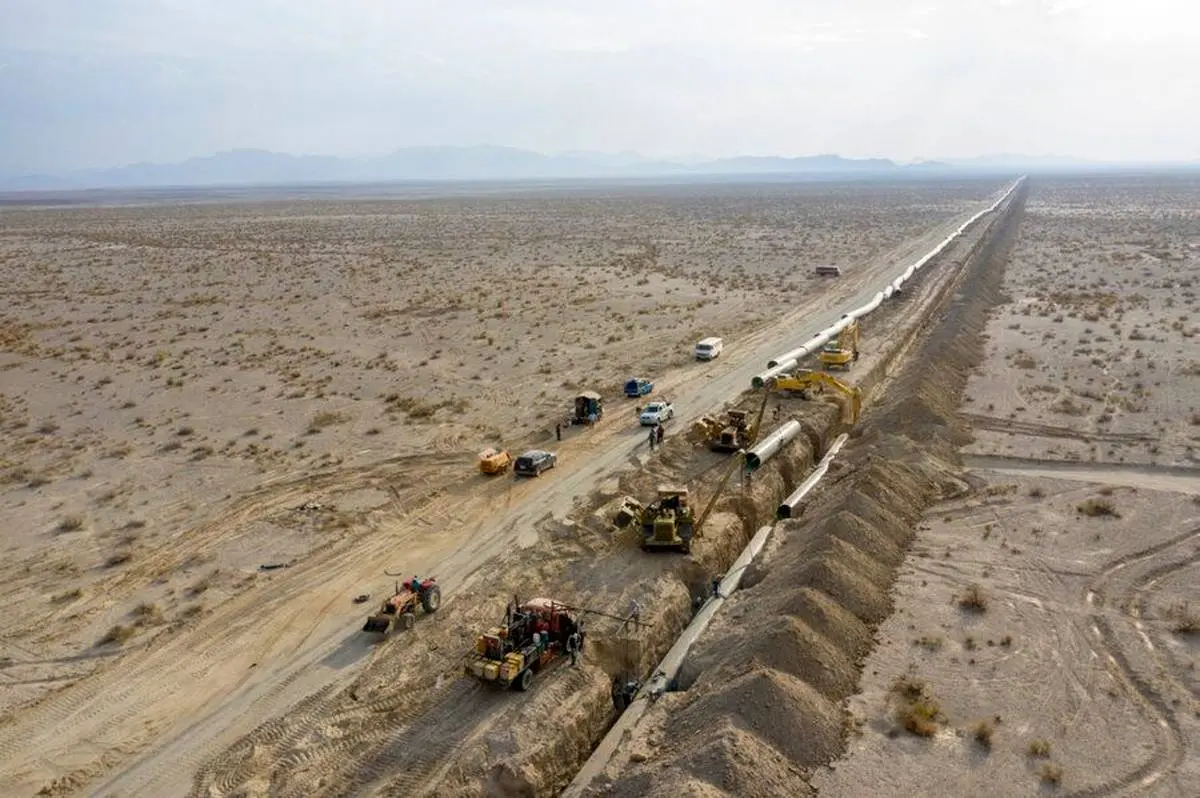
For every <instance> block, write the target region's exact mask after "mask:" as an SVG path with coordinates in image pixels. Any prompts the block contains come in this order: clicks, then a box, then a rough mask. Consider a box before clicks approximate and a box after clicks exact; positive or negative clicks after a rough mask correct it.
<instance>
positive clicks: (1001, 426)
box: [959, 413, 1158, 443]
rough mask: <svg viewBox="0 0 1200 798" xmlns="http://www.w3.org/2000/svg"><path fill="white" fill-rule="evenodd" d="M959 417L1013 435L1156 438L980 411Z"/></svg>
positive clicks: (1119, 440)
mask: <svg viewBox="0 0 1200 798" xmlns="http://www.w3.org/2000/svg"><path fill="white" fill-rule="evenodd" d="M959 417H960V418H961V419H962V420H963V421H965V422H967V423H968V424H970V425H971V427H972V428H973V429H986V430H990V431H992V432H1007V433H1010V434H1013V435H1032V436H1034V437H1037V438H1067V439H1070V440H1077V441H1085V442H1088V441H1097V442H1105V443H1152V442H1155V441H1157V440H1158V438H1157V437H1156V436H1154V435H1147V434H1144V433H1136V432H1081V431H1079V430H1076V429H1071V428H1070V427H1056V426H1052V425H1050V424H1038V423H1036V422H1033V421H1017V420H1015V419H1008V418H996V417H995V416H988V415H983V414H980V413H959Z"/></svg>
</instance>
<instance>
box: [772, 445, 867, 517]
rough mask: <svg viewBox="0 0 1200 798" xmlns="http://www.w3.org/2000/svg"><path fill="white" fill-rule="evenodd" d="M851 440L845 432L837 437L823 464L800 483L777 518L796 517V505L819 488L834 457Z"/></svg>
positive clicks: (822, 461)
mask: <svg viewBox="0 0 1200 798" xmlns="http://www.w3.org/2000/svg"><path fill="white" fill-rule="evenodd" d="M849 439H850V436H849V435H847V434H846V433H844V432H843V433H842V434H841V435H839V436H838V437H837V440H835V441H834V442H833V445H832V446H830V447H829V451H828V452H826V453H825V456H824V457H823V458H821V462H820V463H818V464H817V467H816V468H814V469H813V471H812V473H811V474H809V475H808V476H807V477H806V478H805V480H804V481H803V482H801V483H800V486H799V487H798V488H796V490H795V492H793V493H792V495H791V496H788V497H787V498H786V499H784V500H783V503H782V504H780V505H779V509H778V510H777V511H776V513H775V517H776V518H781V519H782V518H794V517H795V513H796V505H798V504H799V503H800V502H801V500H803V499H804V497H805V496H807V495H808V493H809V491H811V490H812V489H813V488H815V487H816V486H817V483H818V482H820V481H821V478H822V477H823V476H825V472H826V471H828V470H829V464H830V463H831V462H833V456H834V455H836V454H837V453H838V452H840V451H841V450H842V447H843V446H845V445H846V441H848V440H849Z"/></svg>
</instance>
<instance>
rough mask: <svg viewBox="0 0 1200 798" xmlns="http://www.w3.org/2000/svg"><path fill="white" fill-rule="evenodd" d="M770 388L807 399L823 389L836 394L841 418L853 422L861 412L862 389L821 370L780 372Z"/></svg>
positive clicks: (848, 422)
mask: <svg viewBox="0 0 1200 798" xmlns="http://www.w3.org/2000/svg"><path fill="white" fill-rule="evenodd" d="M771 388H772V389H773V390H776V391H790V392H794V393H797V394H799V395H800V398H801V399H804V400H808V399H811V398H812V395H813V394H814V393H823V392H824V391H825V389H827V388H828V389H829V390H831V391H833V392H834V393H835V394H836V395H837V399H838V404H839V405H841V407H842V420H843V421H844V422H846V423H847V424H854V423H856V422H857V421H858V416H859V414H860V413H861V412H862V391H861V390H860V389H859V388H858V386H856V385H847V384H846V383H844V382H842V381H841V380H839V379H838V378H837V377H835V376H833V375H832V374H826V373H825V372H823V371H811V370H810V369H800V370H799V371H796V372H794V373H792V374H781V375H780V376H778V377H776V378H775V379H774V384H773V385H771Z"/></svg>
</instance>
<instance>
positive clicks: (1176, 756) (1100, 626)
mask: <svg viewBox="0 0 1200 798" xmlns="http://www.w3.org/2000/svg"><path fill="white" fill-rule="evenodd" d="M1198 536H1200V528H1196V529H1192V530H1190V531H1188V532H1185V533H1183V534H1180V535H1176V536H1174V537H1172V538H1170V539H1168V540H1165V541H1162V542H1160V543H1156V544H1154V545H1152V546H1147V547H1146V548H1144V549H1140V550H1138V551H1136V552H1131V553H1129V554H1126V555H1123V556H1121V557H1118V558H1116V559H1115V560H1112V561H1111V562H1110V563H1109V564H1108V565H1107V566H1106V567H1105V568H1104V569H1103V570H1102V571H1101V573H1100V576H1099V578H1098V579H1097V581H1096V582H1095V583H1093V585H1092V586H1091V587H1089V588H1088V589H1087V591H1086V592H1085V594H1084V598H1083V603H1084V605H1085V606H1087V607H1088V608H1090V609H1091V611H1090V612H1089V613H1088V614H1087V619H1088V623H1089V626H1090V628H1091V631H1092V632H1093V634H1094V636H1095V637H1096V638H1097V639H1098V640H1099V643H1100V648H1101V649H1102V650H1096V649H1095V647H1094V646H1093V650H1094V651H1096V653H1097V654H1099V655H1101V656H1104V657H1105V658H1106V659H1107V662H1108V664H1109V666H1110V668H1109V670H1110V672H1111V673H1112V674H1113V675H1114V676H1115V677H1116V678H1117V680H1118V681H1119V682H1120V683H1121V685H1122V687H1123V688H1124V689H1125V692H1126V693H1127V694H1128V695H1129V696H1130V697H1132V698H1133V699H1134V700H1135V701H1137V702H1138V703H1139V704H1140V705H1141V707H1142V709H1143V711H1144V712H1145V714H1146V715H1147V717H1148V719H1149V720H1150V721H1151V722H1152V723H1153V725H1154V728H1155V754H1154V755H1153V756H1152V757H1151V758H1150V759H1148V760H1147V761H1146V762H1144V763H1142V764H1141V765H1140V766H1139V767H1137V768H1136V769H1134V770H1133V771H1131V772H1129V773H1127V774H1125V775H1123V776H1120V777H1118V778H1113V779H1109V780H1106V781H1104V782H1102V783H1100V784H1098V785H1095V786H1092V787H1088V788H1085V789H1082V790H1076V791H1072V792H1070V793H1068V795H1069V796H1070V798H1098V797H1099V796H1102V795H1109V794H1113V793H1117V792H1121V791H1124V790H1128V789H1131V788H1135V787H1136V788H1138V789H1144V788H1146V787H1148V786H1150V785H1151V784H1153V783H1155V782H1157V781H1159V780H1160V779H1162V778H1163V777H1164V776H1166V775H1168V774H1169V773H1170V772H1171V771H1172V770H1174V769H1176V768H1178V767H1179V765H1180V764H1182V763H1183V760H1184V756H1185V755H1186V753H1187V744H1186V741H1185V740H1184V739H1183V733H1182V730H1181V729H1180V726H1179V721H1178V719H1177V718H1176V716H1175V711H1174V710H1173V709H1172V707H1171V705H1170V703H1169V702H1168V701H1167V699H1165V698H1164V697H1163V695H1162V694H1161V693H1160V692H1159V690H1158V689H1156V687H1155V686H1154V685H1153V684H1152V683H1151V682H1150V681H1149V680H1147V679H1146V678H1144V677H1143V676H1141V675H1140V674H1139V673H1138V669H1137V668H1135V667H1134V666H1133V665H1132V664H1131V663H1130V662H1129V659H1128V657H1127V656H1126V654H1125V651H1124V648H1123V647H1122V645H1121V643H1120V641H1119V640H1118V639H1117V635H1116V633H1115V631H1114V629H1113V626H1112V622H1111V619H1110V618H1109V615H1108V614H1107V613H1105V612H1104V610H1105V608H1106V605H1107V601H1108V599H1107V594H1108V589H1107V586H1108V583H1110V582H1112V581H1113V580H1114V579H1115V578H1116V577H1117V576H1118V575H1119V574H1121V573H1123V572H1125V571H1126V569H1128V568H1130V567H1131V566H1134V565H1136V564H1137V563H1140V562H1144V561H1146V560H1149V559H1152V558H1154V557H1156V556H1158V555H1159V554H1162V553H1163V552H1166V551H1169V550H1171V549H1172V548H1175V547H1177V546H1179V545H1181V544H1183V543H1186V542H1188V541H1190V540H1194V539H1195V538H1197V537H1198ZM1195 559H1200V557H1197V558H1192V560H1190V561H1189V562H1188V563H1186V564H1184V566H1183V567H1187V566H1188V565H1190V564H1191V562H1192V561H1194V560H1195ZM1173 570H1175V567H1174V566H1164V567H1162V568H1158V569H1155V571H1166V572H1170V571H1173ZM1137 584H1138V583H1137V582H1136V581H1135V582H1134V584H1133V586H1132V590H1131V591H1130V592H1129V593H1128V594H1127V595H1133V591H1136V587H1137ZM1122 603H1127V602H1122ZM1116 609H1117V611H1118V612H1119V613H1120V614H1121V617H1123V618H1126V619H1127V620H1128V621H1129V622H1130V623H1131V624H1132V623H1133V622H1134V618H1133V616H1132V615H1131V614H1130V613H1128V611H1127V610H1125V609H1123V608H1122V607H1121V606H1120V604H1118V605H1117V606H1116ZM1079 634H1080V635H1081V637H1082V638H1083V639H1085V640H1086V639H1088V638H1089V635H1088V630H1087V629H1080V630H1079ZM1089 645H1090V644H1089ZM1151 652H1152V654H1153V656H1154V659H1155V662H1156V663H1157V664H1158V665H1159V668H1158V670H1159V673H1160V675H1165V674H1169V669H1168V668H1166V667H1163V663H1162V660H1161V655H1160V654H1159V653H1158V652H1157V651H1155V650H1154V649H1153V647H1151ZM1168 679H1169V681H1172V682H1174V679H1171V678H1170V677H1168Z"/></svg>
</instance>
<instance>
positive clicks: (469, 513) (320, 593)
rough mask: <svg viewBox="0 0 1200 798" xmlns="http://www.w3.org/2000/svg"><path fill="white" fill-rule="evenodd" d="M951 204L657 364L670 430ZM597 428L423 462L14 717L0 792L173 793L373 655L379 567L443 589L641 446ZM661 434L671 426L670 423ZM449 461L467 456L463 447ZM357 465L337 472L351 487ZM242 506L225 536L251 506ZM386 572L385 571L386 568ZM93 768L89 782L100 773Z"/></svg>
mask: <svg viewBox="0 0 1200 798" xmlns="http://www.w3.org/2000/svg"><path fill="white" fill-rule="evenodd" d="M966 216H969V214H964V215H963V216H960V217H958V218H955V219H953V220H949V221H947V222H945V223H943V224H940V225H938V226H937V227H936V228H935V229H932V230H930V231H929V232H928V233H927V234H926V235H923V236H921V237H920V238H918V239H915V240H912V241H909V242H906V243H904V244H902V245H901V246H899V247H897V248H896V249H894V250H893V251H892V252H890V253H888V254H887V255H886V256H883V257H880V258H878V259H876V260H875V261H874V262H872V263H870V264H868V265H866V266H864V267H863V268H862V269H860V270H855V271H853V272H851V273H849V274H847V275H846V276H845V277H843V278H842V279H841V280H839V281H837V282H834V283H831V284H830V285H829V288H828V290H827V291H826V292H825V293H823V294H821V295H819V296H810V297H804V298H798V302H797V305H796V309H795V310H794V311H793V312H792V313H790V314H789V315H787V316H786V317H784V318H783V319H780V320H778V321H775V322H773V323H771V324H768V325H765V326H763V327H762V328H761V329H760V330H759V331H758V332H756V333H754V334H752V335H750V336H748V337H747V338H745V339H742V340H737V341H729V342H728V344H727V349H726V352H725V354H724V355H723V356H722V357H721V358H720V359H719V360H717V361H715V362H713V363H711V364H695V365H692V366H689V367H687V368H683V369H679V370H678V371H676V372H674V373H670V374H667V375H663V376H662V378H661V379H659V380H657V383H658V387H657V389H656V391H657V393H656V395H663V396H667V397H671V398H674V399H675V402H676V412H677V420H676V421H675V422H674V424H673V427H674V430H680V429H682V428H683V427H684V425H685V424H688V423H690V422H691V421H692V420H694V419H695V418H697V417H698V416H699V415H701V414H702V413H705V412H709V411H711V410H713V409H715V408H716V407H718V406H720V405H721V403H722V402H724V401H726V400H728V399H730V398H732V397H735V396H737V395H738V394H740V393H741V392H742V391H743V390H744V389H745V388H746V387H747V386H748V385H749V382H750V378H751V377H752V376H753V375H754V374H755V373H757V372H758V371H760V370H761V369H762V368H763V367H764V365H765V363H766V361H767V360H768V358H770V357H771V356H773V355H776V354H778V353H779V352H780V351H782V350H785V349H788V348H791V347H792V346H794V345H796V344H797V343H798V342H799V341H801V340H803V339H805V338H807V337H809V336H810V335H811V334H812V333H813V332H814V331H816V330H818V329H821V328H823V327H825V326H827V325H829V324H830V323H832V322H833V321H835V320H836V319H837V318H838V316H839V315H840V314H841V313H842V312H843V311H844V309H846V308H849V307H853V306H857V305H860V304H862V303H863V302H864V301H866V299H867V298H868V297H869V296H870V295H871V294H873V293H874V292H875V291H877V290H879V288H880V287H881V286H882V284H883V282H884V280H885V278H888V277H891V276H892V275H893V274H894V273H896V272H897V271H898V270H899V269H898V267H900V268H902V267H903V266H904V265H905V264H906V263H907V262H910V261H911V260H912V259H915V257H918V256H920V255H921V254H923V253H924V252H926V251H928V249H929V248H931V246H932V245H934V244H936V242H937V241H938V240H940V239H941V238H943V237H945V235H947V234H948V233H949V232H951V231H952V230H953V229H954V228H955V227H957V225H958V224H960V223H961V221H962V219H963V218H965V217H966ZM608 411H609V415H608V417H606V419H605V420H604V422H602V423H601V424H600V425H599V426H598V427H597V428H596V429H595V430H593V431H590V432H586V433H580V434H578V435H575V436H573V437H572V438H571V439H570V440H568V441H566V442H564V443H563V445H562V446H561V448H559V450H558V451H559V453H560V465H559V467H558V468H557V469H555V470H554V471H551V472H548V473H547V474H546V475H544V476H543V477H542V478H539V479H536V480H529V481H525V482H510V481H505V482H504V483H502V484H500V483H493V484H491V485H488V486H487V487H485V488H480V487H479V482H478V481H477V480H466V481H464V480H463V479H462V478H461V477H460V476H455V473H454V469H453V468H452V467H447V464H445V463H442V462H437V463H432V462H431V465H430V473H431V475H432V476H431V477H430V482H429V484H428V485H427V486H426V488H427V489H428V490H429V492H431V493H432V494H433V498H432V499H431V500H430V501H429V502H428V503H427V504H425V505H424V506H423V507H421V508H419V510H415V511H414V508H413V507H411V506H409V507H404V508H400V511H399V512H394V513H388V514H387V515H386V516H384V517H374V518H373V519H372V520H371V524H372V527H373V528H372V531H371V534H369V535H362V536H359V537H358V538H356V539H355V540H354V542H353V544H352V545H347V546H343V547H340V548H334V549H332V550H330V551H326V552H321V553H318V554H317V555H314V556H312V557H310V558H308V559H307V560H305V561H302V562H301V563H300V564H298V565H297V566H295V567H292V568H289V569H285V570H282V571H278V572H276V573H275V575H274V576H273V577H272V578H271V579H270V581H269V583H267V584H265V585H261V586H258V587H255V588H253V589H251V590H249V591H247V592H246V593H244V594H242V595H239V596H237V597H235V598H233V599H231V600H230V601H228V602H226V603H225V604H222V605H220V606H219V607H217V608H216V610H215V611H214V612H212V613H211V614H210V615H208V616H207V617H205V618H204V619H203V620H202V621H201V622H199V623H198V624H196V625H195V626H192V627H188V628H185V629H183V630H181V631H180V632H179V633H177V634H175V635H174V636H166V637H159V638H157V639H155V640H154V641H153V644H152V646H150V647H147V648H145V649H143V650H142V651H140V652H138V653H136V654H135V655H134V656H130V657H125V658H124V659H123V660H122V661H121V662H120V663H119V665H118V666H117V667H109V668H106V669H104V670H101V671H100V672H98V673H96V674H95V675H94V676H92V677H91V678H88V679H85V680H83V681H81V682H79V683H76V684H73V685H71V686H70V687H67V688H66V689H64V690H62V691H61V692H59V693H56V694H54V695H52V696H50V697H49V698H47V699H46V700H45V701H43V702H41V703H40V704H39V705H37V706H35V707H33V708H31V709H29V710H27V711H25V712H23V713H21V714H19V715H18V716H17V717H15V718H14V719H13V721H12V722H11V723H10V724H8V725H6V726H5V728H4V729H2V730H0V760H2V761H4V762H5V764H6V766H5V772H4V773H3V774H0V793H3V794H6V795H25V794H31V793H32V792H33V791H35V790H37V789H38V788H39V787H40V786H42V785H44V784H46V783H47V782H48V781H50V780H52V779H55V778H58V779H60V781H59V787H60V789H61V790H62V791H63V792H70V791H71V790H72V789H83V788H84V787H85V786H86V788H87V792H88V793H89V794H99V795H162V796H166V795H178V794H183V793H186V792H187V790H188V789H189V787H190V785H191V777H192V773H193V772H194V770H195V769H196V767H197V765H198V764H199V763H201V762H202V761H204V760H205V759H207V758H209V757H211V756H212V755H214V754H215V753H217V752H218V751H221V750H223V749H224V748H225V747H226V746H228V745H229V744H230V743H231V742H232V741H234V740H236V739H238V738H239V737H240V736H242V735H244V734H245V733H246V732H247V731H249V730H250V729H252V728H254V727H256V726H258V725H259V724H261V723H262V722H263V721H264V720H266V719H268V718H270V717H272V716H274V715H276V714H278V713H280V712H282V711H284V710H285V709H287V708H288V707H290V706H293V705H294V704H296V703H297V702H298V701H300V700H302V699H304V698H306V697H308V696H312V695H314V694H318V693H326V692H329V691H334V690H336V689H337V688H339V687H341V686H344V685H345V684H347V683H348V682H349V680H350V679H351V678H353V676H354V674H355V673H356V672H357V670H358V667H359V666H361V665H362V664H363V663H364V662H365V661H367V660H369V659H370V658H371V657H372V656H373V653H372V652H373V649H372V646H371V645H370V643H369V642H368V641H366V640H364V639H363V638H362V636H361V635H360V633H359V632H358V627H359V624H360V622H361V616H362V614H363V611H362V608H361V607H359V606H356V605H353V604H351V603H350V601H349V597H351V596H353V595H355V594H357V593H360V592H363V591H364V590H372V591H373V592H376V593H378V592H379V591H380V590H381V589H382V588H383V585H382V584H380V582H381V578H380V571H381V570H382V569H383V568H384V567H391V568H403V569H405V570H406V571H409V570H411V571H413V572H414V573H418V574H435V575H437V576H438V577H439V580H440V581H441V582H442V584H443V585H444V590H445V595H446V598H447V599H450V600H452V598H453V596H454V595H455V594H456V593H457V592H459V591H460V590H462V589H463V588H464V587H465V586H466V585H468V584H469V583H470V582H471V580H472V578H473V575H474V574H475V573H476V572H477V570H478V569H479V568H480V566H482V565H483V564H484V563H486V562H487V561H488V560H489V559H491V558H492V557H494V556H496V555H497V554H500V553H502V552H504V551H505V550H507V549H510V548H511V547H512V546H514V545H521V544H522V542H523V538H524V537H525V536H526V535H527V533H529V532H530V531H531V530H532V528H533V525H534V524H535V522H537V521H538V520H539V519H542V518H544V517H545V516H546V515H547V514H551V513H553V514H555V515H565V514H566V513H567V512H568V511H569V510H570V508H571V506H572V504H573V503H574V501H575V500H576V498H577V497H580V496H583V495H585V494H586V493H587V492H588V491H589V490H590V489H591V488H592V487H594V485H595V484H596V482H597V481H598V480H600V479H602V478H603V477H605V476H606V475H609V474H611V473H612V472H614V471H616V470H618V469H620V468H621V467H622V466H623V465H625V464H627V463H629V462H630V461H631V459H633V460H636V458H638V457H639V456H640V455H641V454H642V453H643V452H645V446H646V445H645V442H644V435H643V433H642V430H641V429H640V428H639V427H637V425H636V422H635V421H634V419H633V412H632V407H630V408H629V409H628V411H627V412H628V414H629V415H628V417H623V413H624V412H626V411H625V409H624V408H623V407H622V406H621V405H615V406H613V407H610V408H609V409H608ZM669 434H671V430H669ZM460 468H461V471H460V472H459V473H463V472H466V471H467V469H469V468H470V458H469V455H467V454H464V455H462V457H461V466H460ZM368 475H369V472H368V473H363V472H360V473H357V474H355V475H351V476H348V477H347V481H348V482H349V483H351V484H342V485H339V489H341V490H347V489H352V488H353V487H354V484H353V483H355V482H357V481H361V480H365V479H366V478H367V476H368ZM306 490H307V484H306V483H300V484H294V485H287V486H283V487H281V488H279V489H277V490H273V491H268V492H265V494H264V495H263V496H262V497H261V499H260V501H261V503H262V504H263V505H270V506H273V507H274V506H281V505H282V504H284V503H287V504H294V503H299V502H300V501H303V500H304V498H305V497H306V495H307V494H306ZM253 510H254V508H253V507H242V508H240V510H239V513H238V517H237V518H231V519H229V520H228V522H227V529H225V530H223V534H228V535H236V534H238V524H239V523H244V522H245V521H246V519H248V518H250V517H252V516H253ZM389 581H390V580H389ZM98 780H99V781H98Z"/></svg>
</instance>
